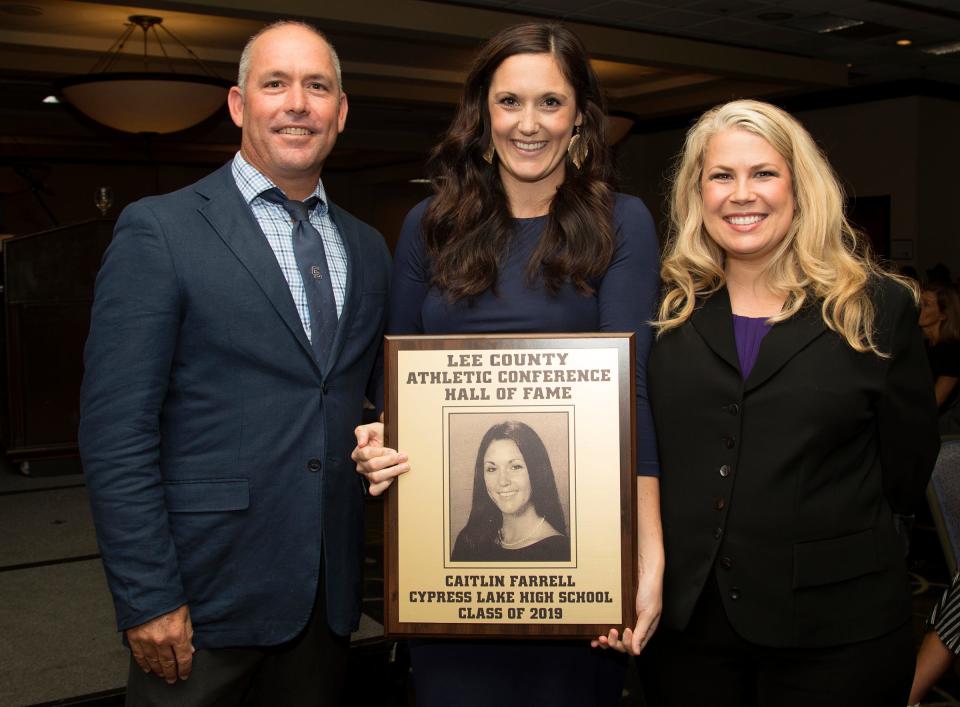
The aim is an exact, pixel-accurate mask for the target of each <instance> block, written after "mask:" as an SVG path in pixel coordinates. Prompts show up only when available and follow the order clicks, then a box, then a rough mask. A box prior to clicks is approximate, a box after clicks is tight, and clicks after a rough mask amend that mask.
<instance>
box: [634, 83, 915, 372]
mask: <svg viewBox="0 0 960 707" xmlns="http://www.w3.org/2000/svg"><path fill="white" fill-rule="evenodd" d="M728 129H736V130H746V131H748V132H751V133H753V134H755V135H758V136H759V137H761V138H763V139H764V140H766V141H767V142H768V143H770V145H771V146H772V147H773V149H775V150H776V151H777V152H778V153H779V154H780V156H781V157H783V159H784V160H785V161H786V163H787V165H788V167H789V168H790V174H791V177H792V182H793V191H794V201H795V204H796V207H795V211H794V215H793V221H792V222H791V224H790V227H789V230H788V231H787V234H786V236H785V237H784V239H783V240H782V241H781V242H780V244H779V245H778V246H777V248H776V250H775V251H774V252H773V254H772V256H771V258H770V261H769V263H768V264H767V266H766V268H765V270H764V273H763V275H764V277H765V279H766V281H767V285H768V287H769V288H770V289H771V290H772V291H773V292H775V293H777V294H782V295H786V300H785V302H784V305H783V309H782V310H781V311H780V312H779V313H778V314H776V315H775V316H773V317H770V319H768V320H767V321H768V322H769V323H771V324H773V323H776V322H782V321H784V320H786V319H789V318H790V317H792V316H793V315H795V314H796V313H797V312H799V311H800V309H801V308H802V307H803V306H804V305H806V304H808V302H810V301H811V300H812V301H817V302H820V303H821V313H822V315H823V321H824V322H825V323H826V325H827V327H829V328H830V329H831V330H833V331H835V332H837V333H838V334H840V336H842V337H843V338H844V340H845V341H846V342H847V343H848V344H849V345H850V346H851V347H852V348H853V349H855V350H857V351H861V352H865V351H872V352H873V353H875V354H877V355H879V356H885V354H884V353H883V352H881V351H880V350H879V349H878V348H877V345H876V343H875V341H874V329H873V322H874V319H875V317H876V310H875V307H874V304H873V301H872V300H871V298H870V293H869V291H868V283H869V282H870V280H871V278H874V277H878V276H884V277H893V278H894V279H896V280H897V281H898V282H900V283H901V284H903V285H904V286H905V287H907V288H908V289H910V290H911V291H912V292H913V295H914V298H916V297H917V296H918V295H917V291H916V287H915V286H912V285H911V284H909V283H908V282H907V281H906V280H905V279H904V278H900V277H898V276H895V275H890V274H888V273H886V272H884V271H883V270H882V269H881V268H879V267H878V266H877V265H876V264H875V263H874V262H873V261H872V260H871V258H870V255H869V252H868V249H867V247H866V244H865V243H864V242H863V241H862V239H861V237H860V235H859V234H858V233H857V232H856V231H855V230H854V228H853V227H852V226H851V225H850V223H849V222H848V221H847V219H846V216H845V215H844V213H843V204H844V197H843V190H842V188H841V187H840V183H839V181H838V180H837V177H836V175H835V174H834V172H833V170H832V169H831V167H830V164H829V163H828V162H827V159H826V157H825V156H824V155H823V153H822V152H821V151H820V149H819V148H818V147H817V145H816V143H815V142H814V140H813V138H812V137H811V136H810V134H809V133H808V132H807V131H806V130H805V129H804V127H803V126H802V125H801V124H800V123H799V122H798V121H797V120H796V119H795V118H793V117H792V116H791V115H789V114H788V113H786V112H785V111H783V110H781V109H779V108H777V107H776V106H772V105H770V104H769V103H763V102H761V101H750V100H740V101H732V102H730V103H726V104H724V105H721V106H717V107H716V108H712V109H711V110H709V111H707V112H706V113H704V114H703V115H702V116H701V117H700V119H699V120H698V121H697V123H696V124H695V125H694V126H693V127H692V128H691V129H690V130H689V132H688V133H687V137H686V140H685V142H684V146H683V152H682V153H681V154H680V156H679V158H678V160H677V163H676V167H675V170H674V174H673V180H672V185H671V191H670V230H669V234H668V239H667V244H666V249H665V253H664V258H663V264H662V266H661V270H660V274H661V277H662V279H663V283H664V297H663V300H662V302H661V304H660V311H659V314H658V319H657V321H655V322H653V324H654V326H655V327H656V329H657V335H658V336H660V335H661V334H663V333H664V332H666V331H669V330H670V329H675V328H676V327H678V326H680V325H681V324H683V323H684V322H685V321H687V319H689V318H690V315H691V314H693V310H694V309H695V307H696V304H697V298H698V297H703V296H706V295H710V294H713V293H714V292H716V291H717V290H719V289H720V288H722V287H723V286H724V285H725V284H726V277H725V275H724V269H723V267H724V253H723V250H722V249H721V248H720V247H719V246H718V245H717V244H716V243H715V242H714V241H713V239H712V238H710V236H709V234H708V233H707V231H706V229H705V228H704V225H703V208H702V207H703V197H702V194H701V191H700V183H701V179H702V177H703V162H704V157H705V155H706V151H707V146H708V144H709V142H710V139H711V138H712V137H713V136H714V135H716V134H717V133H719V132H721V131H723V130H728Z"/></svg>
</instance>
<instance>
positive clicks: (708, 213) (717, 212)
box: [700, 128, 796, 265]
mask: <svg viewBox="0 0 960 707" xmlns="http://www.w3.org/2000/svg"><path fill="white" fill-rule="evenodd" d="M700 193H701V194H702V195H703V225H704V227H705V228H706V230H707V233H708V234H709V235H710V238H711V239H713V241H714V242H715V243H716V244H717V245H718V246H720V248H722V249H723V251H724V253H726V256H727V261H728V265H729V261H730V260H731V259H732V260H744V261H760V262H763V261H765V260H766V259H768V258H769V257H770V255H771V254H772V253H773V251H774V250H775V249H776V247H777V246H778V245H780V242H781V241H782V240H783V239H784V236H786V235H787V231H788V230H789V229H790V224H791V222H792V221H793V214H794V210H795V208H796V207H795V203H794V198H793V179H792V177H791V175H790V169H789V167H788V166H787V163H786V161H785V160H784V159H783V157H781V156H780V153H778V152H777V151H776V150H775V149H773V146H772V145H771V144H770V143H769V142H767V141H766V140H764V139H763V138H762V137H760V136H759V135H755V134H754V133H751V132H748V131H746V130H739V129H735V128H728V129H726V130H723V131H721V132H719V133H717V134H716V135H714V136H713V137H712V138H711V139H710V142H709V143H707V151H706V154H705V156H704V164H703V177H702V178H701V183H700Z"/></svg>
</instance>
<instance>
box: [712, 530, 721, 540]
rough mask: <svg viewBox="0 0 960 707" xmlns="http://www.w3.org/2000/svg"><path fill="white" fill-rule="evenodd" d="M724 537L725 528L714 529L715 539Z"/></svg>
mask: <svg viewBox="0 0 960 707" xmlns="http://www.w3.org/2000/svg"><path fill="white" fill-rule="evenodd" d="M722 537H723V528H716V529H714V531H713V539H714V540H719V539H720V538H722Z"/></svg>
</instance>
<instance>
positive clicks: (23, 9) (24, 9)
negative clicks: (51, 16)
mask: <svg viewBox="0 0 960 707" xmlns="http://www.w3.org/2000/svg"><path fill="white" fill-rule="evenodd" d="M0 12H5V13H7V14H8V15H20V16H22V17H36V16H37V15H42V14H43V8H42V7H37V6H36V5H19V4H15V3H10V4H6V3H5V4H3V5H0Z"/></svg>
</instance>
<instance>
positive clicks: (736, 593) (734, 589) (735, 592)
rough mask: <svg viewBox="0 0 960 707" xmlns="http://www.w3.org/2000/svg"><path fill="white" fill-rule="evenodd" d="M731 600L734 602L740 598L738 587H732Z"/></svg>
mask: <svg viewBox="0 0 960 707" xmlns="http://www.w3.org/2000/svg"><path fill="white" fill-rule="evenodd" d="M730 598H731V599H733V600H734V601H736V600H737V599H739V598H740V590H739V589H738V588H737V587H730Z"/></svg>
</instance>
